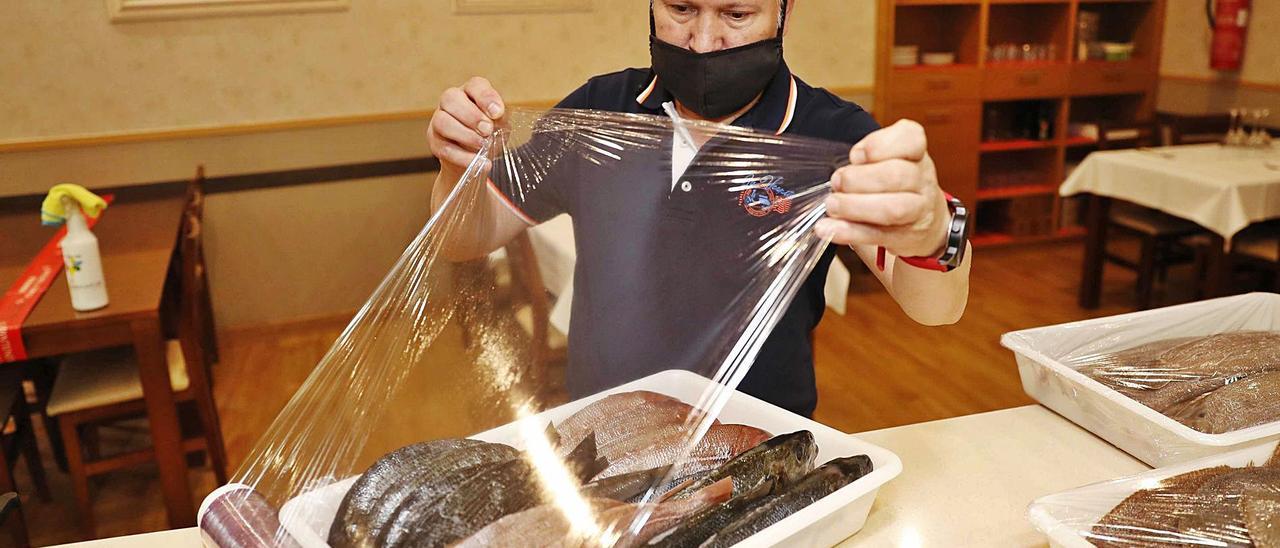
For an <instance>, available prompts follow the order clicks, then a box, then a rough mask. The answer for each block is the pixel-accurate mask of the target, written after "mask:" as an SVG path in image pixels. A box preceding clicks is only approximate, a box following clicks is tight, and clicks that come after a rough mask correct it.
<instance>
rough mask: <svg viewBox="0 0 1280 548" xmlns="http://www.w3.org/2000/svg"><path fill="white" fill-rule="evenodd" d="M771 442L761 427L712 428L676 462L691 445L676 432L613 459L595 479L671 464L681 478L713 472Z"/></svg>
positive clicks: (682, 435)
mask: <svg viewBox="0 0 1280 548" xmlns="http://www.w3.org/2000/svg"><path fill="white" fill-rule="evenodd" d="M767 439H769V433H768V432H765V431H764V430H761V429H759V428H755V427H751V426H746V425H741V424H717V425H712V426H711V428H710V429H708V430H707V433H706V435H704V436H703V437H702V439H701V440H699V441H698V444H697V445H695V446H694V448H693V449H692V450H691V451H690V452H689V455H688V458H687V459H685V460H684V461H683V462H679V463H677V462H676V460H677V459H679V458H680V454H681V452H682V451H683V450H684V449H685V448H686V447H687V446H688V444H689V442H690V440H689V439H688V435H687V434H686V433H685V432H675V433H673V434H671V435H669V436H668V437H666V438H664V439H661V440H656V441H655V442H654V444H653V445H651V446H649V447H646V448H643V449H638V450H636V451H634V452H631V453H627V454H625V455H618V456H616V457H615V458H612V459H610V461H609V467H608V468H606V469H605V470H604V471H603V472H600V474H599V475H597V476H596V477H595V479H597V480H599V479H604V478H611V477H613V476H618V475H622V474H629V473H631V472H637V471H640V470H651V469H653V468H657V467H660V466H667V465H675V468H676V471H675V474H676V475H681V476H683V475H689V474H694V473H698V472H704V471H711V470H714V469H716V468H717V467H719V466H720V465H722V464H724V463H725V462H728V461H729V459H732V458H733V457H735V456H737V455H739V454H741V453H742V452H744V451H747V450H749V449H751V448H752V447H755V446H757V445H759V444H760V443H762V442H764V441H765V440H767ZM717 479H719V478H717ZM711 483H714V480H713V481H710V482H706V483H705V484H703V485H700V486H699V487H705V486H707V485H710V484H711Z"/></svg>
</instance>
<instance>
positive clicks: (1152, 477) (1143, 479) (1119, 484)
mask: <svg viewBox="0 0 1280 548" xmlns="http://www.w3.org/2000/svg"><path fill="white" fill-rule="evenodd" d="M1275 449H1276V443H1275V442H1272V443H1267V444H1262V445H1255V446H1253V447H1250V448H1248V449H1241V450H1237V451H1231V452H1227V453H1221V454H1218V455H1213V456H1210V457H1204V458H1200V459H1196V460H1193V461H1189V462H1184V463H1182V464H1177V465H1174V466H1167V467H1164V468H1157V469H1155V470H1152V471H1150V472H1143V473H1141V474H1135V475H1133V476H1128V477H1125V478H1120V479H1116V480H1111V481H1104V482H1101V483H1095V484H1092V485H1086V486H1084V487H1079V488H1076V489H1072V490H1070V491H1063V492H1061V493H1055V494H1052V495H1048V496H1044V497H1040V498H1038V499H1036V500H1035V501H1034V502H1032V503H1031V506H1030V507H1029V508H1028V509H1027V517H1028V518H1029V519H1030V520H1031V523H1032V525H1035V527H1036V529H1038V530H1040V532H1041V533H1044V534H1045V536H1047V537H1049V544H1050V546H1053V547H1054V548H1092V546H1093V544H1091V543H1090V542H1089V541H1088V540H1087V537H1086V535H1087V534H1088V533H1089V529H1090V528H1092V527H1093V525H1094V524H1096V523H1098V521H1099V520H1101V519H1102V518H1103V516H1106V515H1107V514H1108V513H1109V512H1111V510H1112V509H1113V508H1115V507H1116V505H1117V504H1120V502H1121V501H1123V500H1124V499H1125V498H1128V496H1129V495H1132V494H1134V493H1135V492H1137V491H1138V490H1140V489H1150V488H1152V487H1155V486H1157V485H1159V484H1160V483H1161V482H1162V481H1163V480H1165V479H1167V478H1171V477H1173V476H1176V475H1179V474H1185V473H1187V472H1192V471H1195V470H1200V469H1203V468H1211V467H1214V466H1220V465H1223V464H1225V465H1227V466H1234V467H1237V468H1239V467H1244V466H1251V465H1259V464H1262V463H1264V462H1266V461H1267V459H1268V458H1270V457H1271V454H1272V453H1273V452H1274V451H1275Z"/></svg>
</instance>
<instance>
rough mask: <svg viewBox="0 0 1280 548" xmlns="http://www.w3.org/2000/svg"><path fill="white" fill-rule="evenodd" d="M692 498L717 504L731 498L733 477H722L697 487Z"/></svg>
mask: <svg viewBox="0 0 1280 548" xmlns="http://www.w3.org/2000/svg"><path fill="white" fill-rule="evenodd" d="M693 498H695V499H698V500H700V501H702V502H704V503H705V504H717V503H721V502H724V501H726V500H729V499H730V498H733V478H731V477H730V478H724V479H721V480H720V481H717V482H715V483H713V484H711V485H708V486H706V487H703V488H702V489H699V490H698V491H697V492H696V493H694V494H693Z"/></svg>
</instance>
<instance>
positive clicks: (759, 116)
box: [636, 62, 797, 135]
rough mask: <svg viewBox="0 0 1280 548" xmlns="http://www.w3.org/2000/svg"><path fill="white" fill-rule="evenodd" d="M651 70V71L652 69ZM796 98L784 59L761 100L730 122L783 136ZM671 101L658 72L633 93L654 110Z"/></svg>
mask: <svg viewBox="0 0 1280 548" xmlns="http://www.w3.org/2000/svg"><path fill="white" fill-rule="evenodd" d="M650 72H651V73H652V69H650ZM796 99H797V89H796V78H795V76H793V75H792V74H791V69H789V68H787V64H786V62H783V63H781V64H779V65H778V72H777V74H774V76H773V79H772V80H770V81H769V84H768V85H767V86H765V88H764V93H763V94H762V95H761V96H760V101H759V102H758V103H756V105H755V106H753V107H751V110H748V111H747V112H745V113H743V115H742V116H739V117H738V119H737V120H734V121H733V125H735V126H738V127H746V128H753V129H759V130H766V131H772V132H774V134H775V135H782V133H783V132H785V131H786V130H787V128H788V127H790V126H791V120H792V118H794V117H795V114H796ZM671 100H672V96H671V92H669V91H667V89H666V88H665V87H663V86H662V82H661V81H660V79H659V78H658V75H657V74H653V75H652V76H650V78H649V84H648V85H647V86H645V88H644V89H643V90H641V92H640V94H639V95H637V96H636V103H639V104H640V106H642V107H644V108H645V109H647V110H650V111H654V112H662V103H665V102H667V101H671Z"/></svg>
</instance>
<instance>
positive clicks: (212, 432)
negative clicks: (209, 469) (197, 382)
mask: <svg viewBox="0 0 1280 548" xmlns="http://www.w3.org/2000/svg"><path fill="white" fill-rule="evenodd" d="M196 410H197V412H198V413H199V415H200V429H201V430H203V432H202V433H203V435H204V440H205V452H206V453H208V455H209V460H210V461H211V462H210V464H211V465H212V466H213V475H214V477H215V478H216V479H217V480H218V484H219V485H223V484H225V483H227V448H226V446H225V445H223V441H222V424H221V423H220V421H219V420H218V409H217V407H216V405H215V404H214V401H213V394H212V393H211V391H210V390H202V391H201V392H200V393H198V394H196Z"/></svg>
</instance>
